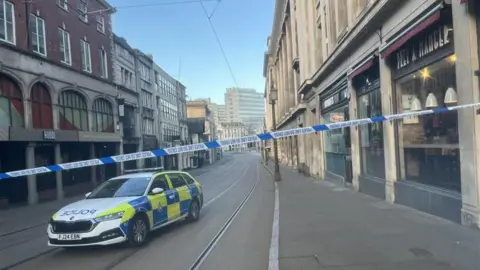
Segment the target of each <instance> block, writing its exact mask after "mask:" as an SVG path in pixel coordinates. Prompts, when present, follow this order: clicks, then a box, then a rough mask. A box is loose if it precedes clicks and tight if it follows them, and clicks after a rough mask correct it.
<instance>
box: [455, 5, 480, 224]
mask: <svg viewBox="0 0 480 270" xmlns="http://www.w3.org/2000/svg"><path fill="white" fill-rule="evenodd" d="M474 2H475V1H468V2H467V3H465V4H460V1H452V13H453V29H454V31H453V39H454V43H455V53H456V56H457V62H456V63H455V72H456V76H457V89H455V90H456V91H457V95H458V104H469V103H478V102H480V91H479V78H478V77H475V76H474V75H473V74H474V71H475V70H478V69H479V56H478V46H479V44H478V40H479V37H478V35H477V29H476V28H477V26H476V20H475V16H474V15H472V14H473V13H474V10H475V8H474V6H475V3H474ZM458 132H459V144H460V164H461V180H462V223H463V224H465V225H472V226H476V227H480V135H479V134H480V115H478V114H476V109H463V110H459V111H458Z"/></svg>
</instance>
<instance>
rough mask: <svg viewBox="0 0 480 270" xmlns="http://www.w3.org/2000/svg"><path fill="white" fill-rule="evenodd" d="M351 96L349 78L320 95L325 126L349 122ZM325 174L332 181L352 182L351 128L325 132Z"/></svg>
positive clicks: (343, 79) (344, 78)
mask: <svg viewBox="0 0 480 270" xmlns="http://www.w3.org/2000/svg"><path fill="white" fill-rule="evenodd" d="M348 103H349V95H348V83H347V76H345V77H342V78H341V79H339V80H337V81H336V82H335V83H333V84H332V85H331V86H330V87H328V88H327V89H326V90H325V91H323V92H322V93H321V94H320V108H321V114H322V117H323V122H324V123H325V124H330V123H336V122H342V121H348V120H349V119H350V116H349V107H348ZM323 139H324V152H325V173H326V176H327V178H329V179H332V180H339V181H345V182H347V183H351V182H352V173H351V172H352V163H351V147H350V128H343V129H334V130H329V131H324V132H323Z"/></svg>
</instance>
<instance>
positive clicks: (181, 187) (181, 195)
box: [168, 173, 192, 216]
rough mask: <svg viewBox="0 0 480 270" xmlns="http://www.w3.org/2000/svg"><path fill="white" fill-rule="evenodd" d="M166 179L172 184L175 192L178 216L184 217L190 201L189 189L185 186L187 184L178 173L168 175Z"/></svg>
mask: <svg viewBox="0 0 480 270" xmlns="http://www.w3.org/2000/svg"><path fill="white" fill-rule="evenodd" d="M168 178H169V179H170V182H171V183H172V187H173V188H174V189H176V190H177V196H178V202H179V207H180V209H179V210H180V213H179V216H183V215H186V214H187V213H188V209H189V207H190V202H191V201H192V196H191V194H190V189H189V188H188V186H187V182H185V179H183V177H182V176H181V175H180V174H179V173H169V174H168Z"/></svg>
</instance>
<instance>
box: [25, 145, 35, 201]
mask: <svg viewBox="0 0 480 270" xmlns="http://www.w3.org/2000/svg"><path fill="white" fill-rule="evenodd" d="M25 159H26V164H27V168H35V167H36V166H35V144H33V143H29V144H28V145H27V148H26V149H25ZM27 187H28V204H37V203H38V191H37V176H36V175H29V176H27Z"/></svg>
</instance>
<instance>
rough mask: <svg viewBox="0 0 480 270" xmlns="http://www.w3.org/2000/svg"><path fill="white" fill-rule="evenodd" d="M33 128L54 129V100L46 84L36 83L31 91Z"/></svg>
mask: <svg viewBox="0 0 480 270" xmlns="http://www.w3.org/2000/svg"><path fill="white" fill-rule="evenodd" d="M31 96H32V97H31V100H32V126H33V128H43V129H52V128H53V113H52V100H51V98H50V94H49V93H48V90H47V88H46V87H45V85H43V84H41V83H36V84H35V85H33V87H32V91H31Z"/></svg>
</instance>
